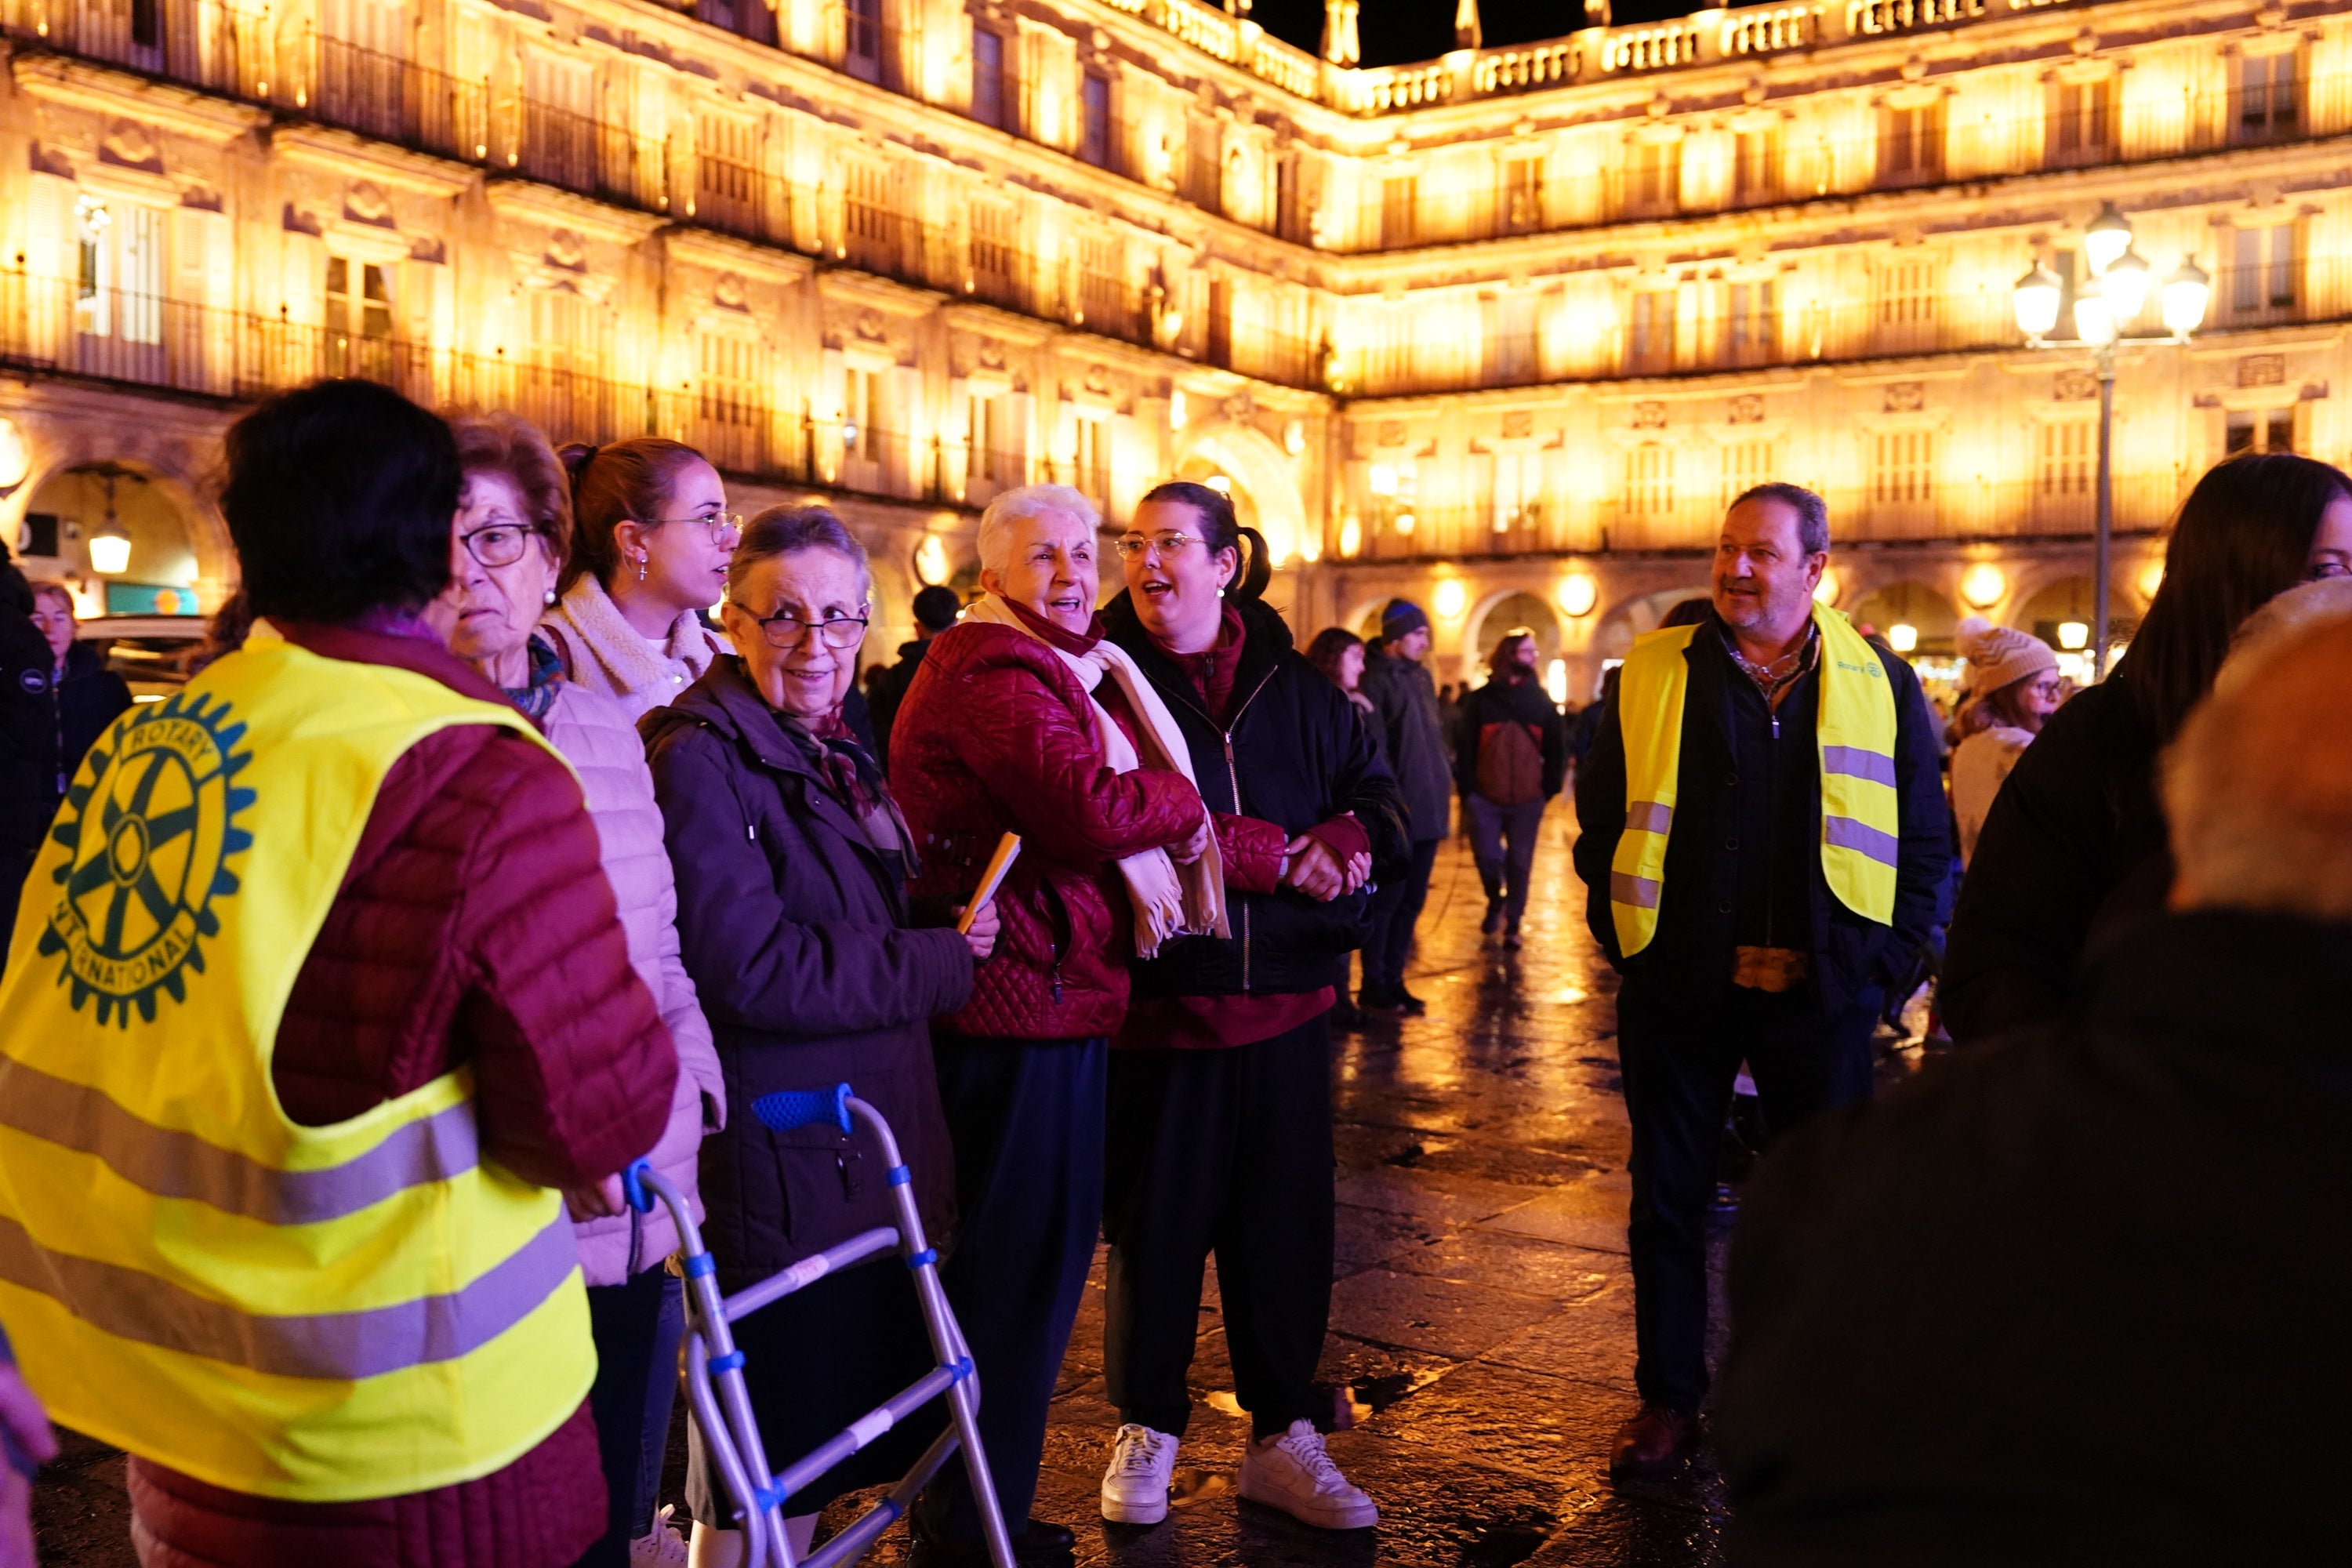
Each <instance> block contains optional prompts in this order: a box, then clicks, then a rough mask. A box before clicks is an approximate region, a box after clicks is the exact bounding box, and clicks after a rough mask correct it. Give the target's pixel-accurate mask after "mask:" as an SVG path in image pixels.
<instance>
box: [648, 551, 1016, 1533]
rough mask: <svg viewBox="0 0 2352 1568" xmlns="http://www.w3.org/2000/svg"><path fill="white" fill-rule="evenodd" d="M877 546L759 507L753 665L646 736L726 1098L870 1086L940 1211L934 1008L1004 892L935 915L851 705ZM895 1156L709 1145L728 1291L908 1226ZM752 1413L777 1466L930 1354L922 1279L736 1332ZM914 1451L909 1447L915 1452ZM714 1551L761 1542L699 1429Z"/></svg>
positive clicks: (732, 604) (734, 601)
mask: <svg viewBox="0 0 2352 1568" xmlns="http://www.w3.org/2000/svg"><path fill="white" fill-rule="evenodd" d="M872 589H873V579H872V577H871V575H870V574H868V572H867V570H866V552H865V550H864V548H863V547H862V546H860V545H859V544H858V542H857V541H856V539H855V538H853V537H852V536H851V534H850V532H849V531H848V530H847V529H846V528H845V527H843V526H842V523H841V521H840V520H839V519H838V518H836V517H835V516H834V515H833V513H831V512H830V511H827V510H824V508H823V507H814V506H811V507H788V506H787V507H771V508H770V509H768V510H766V511H763V512H761V513H760V514H759V515H758V516H757V517H755V518H753V519H752V520H751V524H750V526H749V527H747V528H746V529H745V530H744V531H743V538H742V542H741V543H740V544H739V545H737V546H736V549H735V555H734V559H733V560H732V562H730V564H729V567H728V574H727V603H726V606H725V608H724V610H723V611H722V616H723V620H724V625H725V626H726V630H727V636H728V638H729V640H730V642H732V643H733V645H734V647H735V650H736V651H735V652H734V653H733V654H731V655H721V656H720V657H719V658H716V659H714V660H713V661H712V662H711V665H710V668H708V669H707V670H705V671H704V672H703V674H702V677H701V679H698V680H697V681H696V682H695V683H694V684H693V685H692V686H690V687H688V689H686V690H685V691H684V692H683V693H682V694H680V696H679V697H678V699H677V700H676V701H675V702H673V703H671V704H670V705H669V706H668V707H667V708H665V709H662V710H659V711H658V712H656V713H654V714H653V715H651V716H650V717H649V718H648V719H647V720H646V721H645V723H644V724H643V725H642V726H641V728H642V730H643V732H644V734H645V739H646V754H647V758H648V760H649V761H650V763H651V764H652V767H653V776H654V792H655V795H656V797H657V798H658V799H659V801H660V803H661V810H662V816H663V818H664V821H665V823H666V826H667V835H668V842H669V852H670V858H671V862H672V864H673V865H674V866H675V867H676V868H677V889H678V921H677V923H678V934H679V936H680V937H681V938H682V939H683V946H684V952H685V957H686V967H687V970H688V973H691V974H692V975H693V976H694V983H695V987H696V989H697V990H698V993H699V994H700V996H701V1001H702V1008H703V1012H704V1014H705V1016H708V1017H709V1020H710V1026H711V1032H712V1034H713V1036H714V1037H716V1040H717V1044H718V1048H719V1070H720V1073H721V1076H722V1078H723V1079H724V1081H725V1085H726V1093H727V1100H728V1102H729V1103H730V1104H733V1105H737V1106H748V1105H750V1104H751V1102H752V1101H753V1100H757V1099H759V1098H760V1097H761V1095H764V1094H770V1093H773V1092H775V1091H777V1090H779V1089H822V1088H826V1087H829V1086H831V1085H833V1084H835V1083H843V1082H845V1083H847V1084H849V1085H850V1086H851V1087H852V1088H853V1089H855V1090H856V1092H857V1094H858V1096H859V1097H860V1098H861V1099H864V1100H867V1101H869V1102H870V1103H872V1104H873V1105H874V1106H876V1107H877V1109H879V1110H881V1112H882V1113H883V1115H884V1116H885V1117H887V1119H888V1120H889V1121H890V1123H891V1126H892V1127H893V1129H894V1130H895V1131H897V1133H898V1142H899V1144H900V1147H901V1150H902V1151H903V1152H904V1153H905V1155H906V1161H907V1163H908V1166H909V1167H911V1168H912V1170H913V1171H914V1173H915V1181H916V1184H917V1189H916V1196H917V1198H918V1201H919V1202H920V1203H921V1204H922V1205H923V1207H924V1210H925V1212H926V1214H927V1215H944V1214H945V1212H946V1210H947V1209H948V1207H949V1206H950V1193H951V1191H952V1184H953V1180H954V1169H953V1165H952V1163H951V1155H950V1148H949V1142H948V1130H947V1124H946V1121H945V1120H944V1118H943V1117H942V1115H941V1113H940V1096H939V1085H938V1083H937V1081H936V1079H934V1078H933V1076H932V1073H931V1052H930V1029H929V1023H930V1020H931V1018H932V1017H933V1016H936V1015H939V1014H942V1013H952V1012H954V1011H955V1010H956V1009H957V1008H959V1007H961V1006H962V1005H964V1003H965V1002H966V1001H968V1000H969V999H970V998H971V989H972V973H973V970H974V969H975V968H976V967H977V966H978V965H979V964H980V963H982V961H983V960H985V959H986V958H987V957H988V955H989V953H990V952H991V951H992V948H993V947H994V945H995V941H996V931H997V921H996V916H995V910H994V909H993V907H989V908H986V909H983V910H982V911H981V912H980V915H979V917H978V918H977V919H976V920H975V921H973V923H972V927H971V931H970V932H969V933H968V934H966V933H961V932H958V931H956V930H954V929H953V923H952V922H953V920H954V917H955V916H956V915H957V914H960V913H961V910H950V909H941V908H933V909H931V910H927V911H925V912H926V913H927V914H928V916H929V922H928V923H927V921H925V920H924V919H922V918H919V916H918V913H917V909H916V906H915V905H914V904H913V903H912V902H910V900H909V899H908V891H907V879H908V875H909V873H910V872H912V871H913V870H914V869H915V867H916V865H917V859H916V848H917V847H916V845H915V843H914V841H913V838H912V837H911V836H910V835H909V834H908V830H907V824H906V820H905V818H903V817H902V816H900V815H899V813H898V805H896V804H895V803H894V802H893V801H892V800H891V798H890V793H889V790H888V789H887V787H886V786H885V785H884V784H883V782H882V775H881V773H880V771H879V770H878V769H877V767H876V766H875V764H874V759H873V758H872V757H871V756H870V755H868V754H867V752H866V750H865V748H864V747H863V746H861V745H859V744H858V742H856V739H855V738H854V737H852V736H851V734H850V733H849V731H847V729H846V727H845V726H844V724H843V723H842V720H841V705H842V700H843V698H844V697H845V695H846V694H847V693H848V691H849V689H850V687H851V683H852V682H853V681H854V680H855V679H856V673H857V647H858V645H859V644H860V643H861V642H862V641H864V640H865V637H866V621H867V619H868V617H869V615H870V613H871V603H870V601H871V595H872ZM886 1174H887V1162H885V1161H884V1160H883V1158H882V1156H881V1152H880V1150H879V1149H878V1148H877V1147H876V1146H875V1144H874V1142H873V1141H872V1138H871V1137H870V1135H869V1134H868V1133H867V1132H866V1130H865V1129H864V1127H863V1126H861V1127H860V1128H859V1130H858V1131H856V1133H855V1134H844V1133H842V1132H840V1131H837V1130H835V1129H834V1128H831V1127H829V1126H819V1127H804V1128H801V1129H799V1130H797V1131H791V1132H773V1131H768V1130H767V1129H765V1128H764V1127H762V1126H761V1124H760V1123H759V1121H757V1120H756V1119H755V1118H753V1117H750V1116H745V1115H740V1114H739V1115H738V1116H737V1117H736V1118H735V1119H734V1121H732V1122H731V1123H730V1125H729V1126H728V1128H727V1129H726V1131H723V1132H720V1133H719V1134H717V1135H716V1136H714V1137H713V1138H711V1139H710V1140H709V1142H707V1143H706V1144H705V1145H704V1148H703V1158H702V1196H703V1201H704V1203H705V1204H706V1205H708V1206H709V1224H708V1225H707V1226H706V1227H705V1229H704V1232H703V1234H704V1236H705V1237H706V1238H707V1239H708V1241H709V1245H710V1248H711V1251H712V1252H713V1254H715V1255H716V1257H717V1258H718V1260H719V1284H720V1286H721V1288H722V1289H727V1290H730V1291H732V1290H738V1289H742V1288H744V1287H745V1286H748V1285H751V1284H752V1283H754V1282H756V1281H758V1280H761V1279H766V1278H768V1277H769V1276H770V1275H772V1274H774V1273H776V1272H777V1271H778V1270H780V1269H782V1268H785V1267H787V1266H788V1265H790V1264H793V1263H795V1262H797V1261H799V1260H800V1259H801V1258H805V1257H807V1256H809V1255H810V1254H812V1253H814V1252H818V1251H821V1250H822V1249H824V1247H830V1246H832V1245H833V1244H835V1243H836V1242H839V1241H844V1240H846V1239H847V1238H849V1237H852V1236H855V1235H856V1234H857V1233H858V1232H860V1231H864V1230H867V1229H871V1228H873V1227H876V1226H888V1225H892V1224H894V1223H895V1220H894V1218H893V1214H892V1209H891V1201H890V1197H889V1186H888V1184H887V1180H886ZM736 1338H737V1342H738V1343H739V1344H740V1346H741V1347H742V1349H743V1352H744V1354H745V1357H746V1362H745V1365H744V1375H745V1376H746V1377H747V1378H748V1379H749V1380H750V1383H751V1402H752V1406H753V1409H754V1410H755V1412H756V1413H757V1415H758V1416H759V1421H760V1426H761V1432H762V1433H763V1434H764V1436H765V1438H766V1441H767V1448H768V1453H769V1456H770V1457H771V1458H772V1459H774V1460H775V1461H776V1462H778V1463H779V1464H782V1463H784V1462H785V1461H786V1460H787V1458H791V1457H797V1456H799V1455H801V1454H804V1453H806V1452H807V1451H808V1450H810V1449H811V1448H814V1447H816V1446H817V1444H818V1443H820V1442H821V1441H823V1440H824V1439H825V1438H828V1437H830V1436H833V1435H835V1433H837V1432H838V1431H840V1430H841V1429H842V1428H843V1427H844V1426H847V1425H848V1424H849V1423H850V1422H851V1421H853V1420H855V1419H856V1418H857V1417H858V1416H860V1415H864V1414H865V1413H866V1411H867V1410H868V1409H870V1408H871V1407H872V1406H874V1405H877V1404H879V1403H880V1402H881V1401H882V1400H883V1399H884V1398H886V1397H887V1396H888V1395H889V1394H892V1393H895V1392H896V1391H897V1390H898V1389H899V1388H902V1387H904V1386H905V1385H906V1384H908V1383H911V1382H913V1381H914V1380H915V1379H916V1378H917V1377H919V1376H920V1375H921V1374H922V1373H923V1372H924V1370H925V1369H926V1368H927V1367H929V1364H930V1361H931V1357H930V1349H929V1343H928V1341H927V1340H926V1338H925V1335H924V1331H923V1323H922V1318H921V1315H920V1313H919V1311H918V1310H917V1309H916V1305H915V1297H914V1292H913V1291H912V1290H911V1289H909V1288H908V1280H907V1277H906V1274H905V1271H904V1270H903V1269H898V1268H885V1267H880V1266H877V1267H873V1268H854V1269H851V1270H849V1271H847V1272H846V1273H845V1274H842V1275H840V1276H838V1277H836V1278H834V1279H827V1280H825V1281H824V1282H822V1283H820V1284H819V1285H817V1286H815V1287H814V1288H813V1289H808V1290H804V1291H802V1292H800V1293H797V1294H795V1295H792V1296H788V1297H786V1298H785V1299H784V1300H781V1301H779V1302H777V1303H775V1304H774V1305H772V1306H770V1307H766V1308H763V1309H761V1310H760V1311H759V1312H758V1313H756V1314H755V1315H753V1316H751V1317H750V1318H747V1319H745V1320H744V1321H743V1322H742V1323H740V1324H739V1325H738V1326H737V1329H736ZM921 1426H923V1424H922V1423H916V1424H914V1426H910V1427H908V1428H902V1429H901V1430H900V1432H898V1433H896V1434H893V1435H892V1436H891V1438H889V1439H887V1440H885V1441H883V1442H880V1443H877V1444H876V1445H875V1446H873V1447H869V1448H867V1449H866V1452H865V1453H864V1454H862V1455H860V1456H859V1457H858V1458H857V1459H856V1461H853V1462H852V1463H850V1464H848V1465H845V1466H843V1467H841V1468H837V1469H835V1470H834V1471H832V1472H830V1473H829V1474H828V1475H827V1476H826V1477H825V1478H824V1481H823V1482H822V1483H821V1484H819V1485H818V1486H816V1487H814V1488H812V1489H810V1490H808V1491H807V1492H804V1493H802V1494H799V1495H796V1496H795V1497H794V1498H793V1509H794V1510H795V1516H794V1518H793V1521H792V1522H793V1530H794V1532H795V1535H796V1537H797V1538H798V1539H799V1541H800V1542H801V1543H802V1547H803V1549H804V1548H805V1542H806V1541H807V1538H808V1535H809V1533H810V1532H811V1531H814V1528H815V1523H816V1514H817V1511H818V1510H821V1509H823V1508H824V1504H825V1503H826V1501H827V1500H830V1499H831V1498H833V1497H834V1496H835V1495H837V1494H838V1493H840V1492H842V1491H846V1490H850V1489H855V1488H857V1487H862V1486H866V1485H870V1484H873V1483H875V1482H877V1481H881V1480H886V1479H894V1478H895V1476H896V1475H897V1473H898V1471H900V1470H903V1469H905V1468H907V1467H908V1466H909V1465H911V1464H912V1463H913V1460H914V1458H915V1457H916V1455H917V1454H918V1453H919V1451H920V1446H921V1445H922V1444H923V1443H927V1442H928V1441H929V1437H930V1436H931V1430H929V1429H925V1430H918V1429H917V1428H919V1427H921ZM910 1443H911V1444H912V1445H913V1447H909V1444H910ZM687 1501H688V1506H689V1507H690V1508H691V1509H692V1510H693V1513H694V1519H695V1526H694V1534H695V1547H694V1552H695V1560H696V1561H697V1563H700V1564H703V1565H704V1568H727V1565H728V1564H730V1563H734V1562H735V1561H737V1559H738V1555H739V1554H740V1552H741V1550H742V1541H741V1537H740V1534H739V1533H738V1532H736V1531H731V1530H727V1529H725V1528H724V1526H725V1525H726V1524H727V1523H728V1522H730V1517H731V1515H730V1509H729V1507H728V1505H727V1504H726V1502H725V1501H724V1500H723V1493H722V1491H721V1490H720V1489H719V1487H717V1486H716V1485H714V1484H713V1479H712V1477H711V1475H710V1473H709V1466H708V1463H707V1461H706V1459H705V1458H704V1457H703V1454H702V1450H701V1449H700V1447H699V1446H697V1447H694V1448H693V1449H692V1450H691V1461H690V1463H689V1465H688V1472H687Z"/></svg>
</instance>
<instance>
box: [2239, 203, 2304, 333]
mask: <svg viewBox="0 0 2352 1568" xmlns="http://www.w3.org/2000/svg"><path fill="white" fill-rule="evenodd" d="M2236 247H2237V248H2236V252H2235V254H2234V256H2233V257H2232V262H2231V268H2230V309H2231V310H2233V311H2236V312H2239V313H2241V314H2254V313H2258V312H2262V311H2266V310H2291V309H2293V308H2294V302H2295V275H2296V272H2297V271H2298V268H2296V266H2295V244H2294V225H2293V224H2291V223H2277V224H2268V225H2265V226H2262V227H2259V228H2242V229H2240V230H2238V232H2237V240H2236Z"/></svg>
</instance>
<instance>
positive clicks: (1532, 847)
mask: <svg viewBox="0 0 2352 1568" xmlns="http://www.w3.org/2000/svg"><path fill="white" fill-rule="evenodd" d="M1549 804H1550V802H1549V801H1548V800H1531V801H1528V802H1527V803H1526V804H1524V805H1496V804H1495V803H1494V802H1493V801H1491V800H1488V799H1487V798H1486V796H1484V795H1472V796H1471V797H1470V798H1469V800H1468V802H1467V803H1466V807H1467V810H1468V812H1469V816H1470V854H1471V856H1472V858H1475V860H1476V861H1477V862H1478V880H1479V881H1481V882H1483V883H1485V884H1486V897H1487V898H1488V899H1489V900H1494V899H1500V900H1503V913H1504V917H1505V918H1506V919H1507V920H1508V921H1510V926H1511V929H1512V930H1513V931H1517V930H1518V929H1519V921H1520V920H1521V918H1522V917H1524V916H1525V915H1526V914H1527V912H1528V872H1529V871H1530V870H1531V869H1532V868H1534V866H1535V863H1536V835H1537V834H1538V833H1539V832H1541V831H1542V829H1543V816H1544V807H1545V806H1546V805H1549Z"/></svg>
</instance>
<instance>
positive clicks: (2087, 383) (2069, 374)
mask: <svg viewBox="0 0 2352 1568" xmlns="http://www.w3.org/2000/svg"><path fill="white" fill-rule="evenodd" d="M2050 395H2051V396H2052V397H2053V398H2055V399H2056V400H2057V401H2058V402H2060V403H2084V402H2087V401H2088V400H2090V399H2091V398H2094V397H2096V396H2098V395H2099V378H2098V377H2097V376H2096V375H2095V374H2092V373H2091V372H2089V371H2087V370H2079V369H2078V370H2062V371H2060V372H2059V373H2058V374H2057V375H2056V376H2055V377H2054V378H2053V385H2052V388H2051V393H2050Z"/></svg>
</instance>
